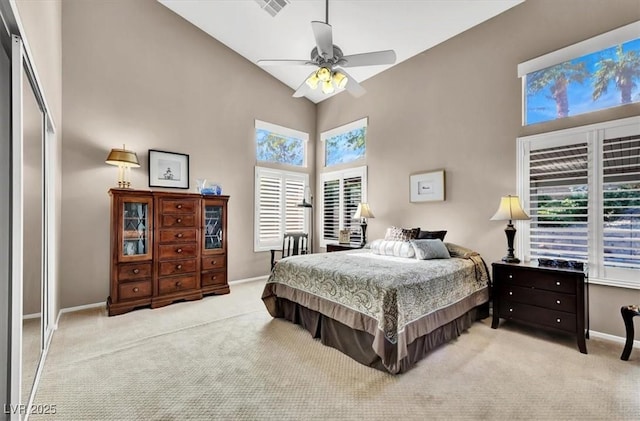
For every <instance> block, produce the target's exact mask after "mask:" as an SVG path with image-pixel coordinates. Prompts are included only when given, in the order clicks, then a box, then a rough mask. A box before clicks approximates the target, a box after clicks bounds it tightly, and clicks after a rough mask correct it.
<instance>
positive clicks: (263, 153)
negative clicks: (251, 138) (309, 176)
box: [255, 120, 309, 167]
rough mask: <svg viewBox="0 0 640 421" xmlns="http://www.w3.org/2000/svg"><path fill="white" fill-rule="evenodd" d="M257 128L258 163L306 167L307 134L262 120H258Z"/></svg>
mask: <svg viewBox="0 0 640 421" xmlns="http://www.w3.org/2000/svg"><path fill="white" fill-rule="evenodd" d="M255 126H256V160H257V162H272V163H278V164H286V165H293V166H296V167H304V166H306V162H305V157H306V144H307V141H308V140H309V135H308V134H307V133H304V132H300V131H297V130H293V129H288V128H286V127H282V126H278V125H276V124H271V123H266V122H264V121H260V120H256V122H255Z"/></svg>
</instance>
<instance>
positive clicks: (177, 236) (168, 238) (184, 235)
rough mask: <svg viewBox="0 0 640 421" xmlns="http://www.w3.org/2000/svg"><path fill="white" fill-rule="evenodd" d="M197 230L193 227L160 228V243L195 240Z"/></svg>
mask: <svg viewBox="0 0 640 421" xmlns="http://www.w3.org/2000/svg"><path fill="white" fill-rule="evenodd" d="M197 238H198V231H197V230H196V229H195V228H185V229H171V230H160V242H161V243H177V242H190V241H196V240H197Z"/></svg>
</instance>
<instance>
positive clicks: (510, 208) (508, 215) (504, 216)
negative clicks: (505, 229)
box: [491, 195, 531, 221]
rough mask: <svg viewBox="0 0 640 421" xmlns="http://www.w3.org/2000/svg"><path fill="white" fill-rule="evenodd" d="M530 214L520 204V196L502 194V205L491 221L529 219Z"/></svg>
mask: <svg viewBox="0 0 640 421" xmlns="http://www.w3.org/2000/svg"><path fill="white" fill-rule="evenodd" d="M527 219H531V218H529V215H527V214H526V212H525V211H524V210H523V209H522V206H520V199H519V198H518V196H511V195H509V196H502V199H500V206H498V210H497V211H496V213H495V215H493V216H492V217H491V221H513V220H516V221H517V220H527Z"/></svg>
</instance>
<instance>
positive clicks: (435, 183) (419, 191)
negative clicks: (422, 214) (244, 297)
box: [409, 170, 445, 203]
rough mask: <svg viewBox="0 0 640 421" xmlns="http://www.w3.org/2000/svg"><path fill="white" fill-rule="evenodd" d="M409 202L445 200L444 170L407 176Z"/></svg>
mask: <svg viewBox="0 0 640 421" xmlns="http://www.w3.org/2000/svg"><path fill="white" fill-rule="evenodd" d="M409 191H410V199H409V201H410V202H411V203H421V202H442V201H444V200H445V172H444V170H434V171H427V172H422V173H419V174H412V175H410V176H409Z"/></svg>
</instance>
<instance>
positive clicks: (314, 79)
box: [306, 72, 320, 89]
mask: <svg viewBox="0 0 640 421" xmlns="http://www.w3.org/2000/svg"><path fill="white" fill-rule="evenodd" d="M306 82H307V85H309V87H310V88H311V89H316V88H317V87H318V82H320V79H319V78H318V75H317V72H313V73H311V76H309V77H308V78H307V80H306Z"/></svg>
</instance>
